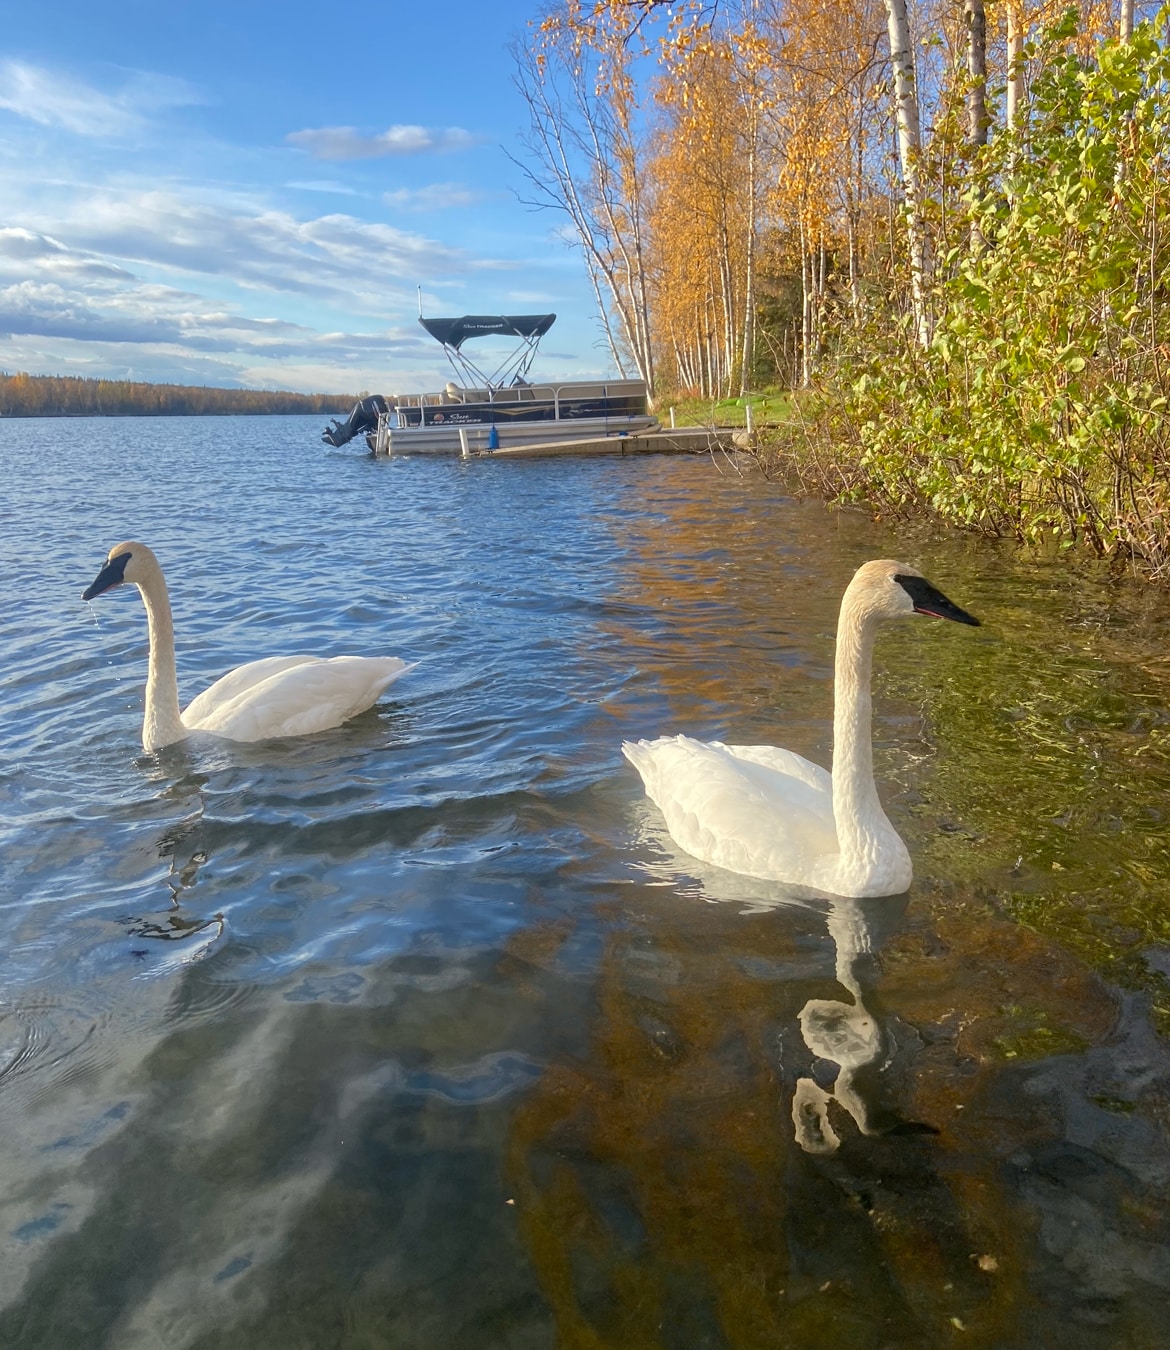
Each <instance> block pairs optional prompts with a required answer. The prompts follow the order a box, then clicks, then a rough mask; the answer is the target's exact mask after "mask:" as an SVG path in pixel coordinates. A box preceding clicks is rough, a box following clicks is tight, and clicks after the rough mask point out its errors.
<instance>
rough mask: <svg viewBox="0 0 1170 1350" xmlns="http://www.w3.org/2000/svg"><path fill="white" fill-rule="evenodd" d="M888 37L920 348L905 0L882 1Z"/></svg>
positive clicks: (919, 235)
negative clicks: (883, 2)
mask: <svg viewBox="0 0 1170 1350" xmlns="http://www.w3.org/2000/svg"><path fill="white" fill-rule="evenodd" d="M885 5H886V21H887V24H888V27H889V34H890V64H891V66H892V67H893V72H894V117H895V122H896V125H897V129H898V161H899V165H900V167H901V171H902V193H903V197H904V199H905V219H906V246H907V253H908V254H909V258H910V307H911V313H912V314H913V318H914V332H915V336H916V337H917V339H918V343H919V346H922V347H925V346H926V345H927V344H928V343H929V341H930V313H929V309H928V301H927V283H928V280H929V277H928V271H927V269H928V267H929V260H930V255H929V252H928V249H927V240H926V234H925V221H924V219H923V211H922V205H923V202H922V181H921V177H920V175H919V161H920V160H921V157H922V135H921V132H920V130H919V120H918V95H917V91H916V88H915V80H914V53H913V49H912V47H911V45H910V23H909V20H908V19H907V17H906V0H885Z"/></svg>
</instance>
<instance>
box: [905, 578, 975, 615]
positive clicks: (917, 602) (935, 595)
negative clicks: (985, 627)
mask: <svg viewBox="0 0 1170 1350" xmlns="http://www.w3.org/2000/svg"><path fill="white" fill-rule="evenodd" d="M894 580H895V581H896V582H897V583H898V585H899V586H901V588H902V589H903V590H904V591H905V592H906V594H907V595H908V596H909V597H910V599H911V600H913V601H914V613H915V614H929V615H930V617H931V618H932V619H954V621H955V622H956V623H969V624H971V625H972V627H974V628H978V627H979V626H980V625H979V620H978V619H977V618H976V617H975V616H974V614H968V613H967V611H966V610H965V609H960V608H959V607H958V605H956V604H955V602H954V601H953V600H948V599H947V598H946V596H945V595H943V593H942V591H940V590H937V589H936V588H935V587H934V586H932V585H931V584H930V582H929V581H927V579H926V578H925V577H904V576H896V577H895V578H894Z"/></svg>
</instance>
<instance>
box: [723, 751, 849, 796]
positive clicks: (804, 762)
mask: <svg viewBox="0 0 1170 1350" xmlns="http://www.w3.org/2000/svg"><path fill="white" fill-rule="evenodd" d="M713 744H716V745H718V744H719V742H718V741H716V742H713ZM723 749H725V750H726V751H727V753H728V754H729V755H734V756H735V757H736V759H742V760H746V761H747V762H748V763H749V764H762V765H763V767H764V768H765V769H774V770H775V771H776V772H777V773H782V774H787V775H788V776H789V777H790V778H799V779H800V781H801V782H802V783H807V784H808V786H809V787H811V788H815V789H816V790H817V791H818V792H823V793H825V794H826V795H827V796H828V797H829V799H830V801H831V800H832V797H833V775H832V774H831V773H830V772H829V771H828V769H822V768H821V766H820V765H819V764H814V763H813V762H812V760H811V759H805V757H804V756H803V755H798V754H797V753H796V751H795V750H781V749H779V748H778V747H777V746H775V745H725V746H724V747H723Z"/></svg>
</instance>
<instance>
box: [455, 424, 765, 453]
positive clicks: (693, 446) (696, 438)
mask: <svg viewBox="0 0 1170 1350" xmlns="http://www.w3.org/2000/svg"><path fill="white" fill-rule="evenodd" d="M736 432H739V433H740V434H741V435H742V428H740V427H677V428H675V429H673V430H666V429H663V428H658V429H657V430H654V431H642V432H638V433H636V434H635V435H632V436H599V437H596V438H594V439H593V440H588V441H541V442H539V443H537V444H536V445H515V446H511V447H501V448H500V449H498V450H473V451H472V452H471V455H470V456H469V457H470V458H471V459H548V458H553V457H556V456H558V455H623V456H625V455H705V454H707V453H708V452H709V451H711V450H734V449H738V448H739V447H738V446H736V444H735V442H734V440H733V436H734V435H735V433H736Z"/></svg>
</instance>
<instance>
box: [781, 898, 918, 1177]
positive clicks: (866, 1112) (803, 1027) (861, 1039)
mask: <svg viewBox="0 0 1170 1350" xmlns="http://www.w3.org/2000/svg"><path fill="white" fill-rule="evenodd" d="M904 908H905V906H904V904H901V903H899V901H898V900H882V901H877V902H875V901H872V900H870V901H863V900H846V899H834V900H832V901H830V906H829V916H828V923H829V934H830V936H831V937H832V938H833V941H834V942H835V943H836V944H837V968H836V974H837V983H838V984H840V985H842V986H843V987H844V988H845V989H846V990H847V991H848V993H849V995H850V998H851V999H852V1002H849V1003H847V1002H844V1001H843V1000H841V999H832V998H810V999H809V1000H808V1002H807V1003H806V1004H805V1005H804V1007H803V1008H802V1009H801V1010H800V1034H801V1035H802V1036H803V1037H804V1043H805V1045H807V1046H808V1048H809V1050H811V1051H812V1053H813V1054H814V1055H815V1056H816V1057H817V1059H818V1060H820V1061H823V1062H826V1063H828V1064H835V1065H836V1066H837V1074H836V1079H835V1080H834V1081H833V1082H832V1084H831V1086H829V1087H822V1086H821V1085H820V1084H819V1083H818V1082H817V1081H816V1080H815V1079H814V1078H811V1077H802V1078H798V1079H797V1080H796V1087H795V1091H794V1093H793V1097H792V1123H793V1126H794V1127H795V1129H796V1142H797V1143H798V1144H799V1145H800V1146H801V1148H803V1149H804V1150H805V1152H806V1153H833V1152H835V1151H836V1150H837V1149H838V1148H839V1147H840V1144H841V1139H840V1136H839V1135H838V1134H837V1131H836V1130H835V1129H834V1128H833V1124H832V1121H831V1120H830V1119H829V1104H830V1102H834V1101H835V1102H836V1103H837V1105H838V1106H840V1107H842V1108H843V1109H844V1110H845V1111H846V1112H847V1113H848V1114H849V1115H850V1116H851V1117H852V1118H853V1121H854V1123H855V1124H856V1125H857V1128H858V1130H860V1132H861V1133H862V1134H885V1133H889V1132H890V1126H889V1124H888V1123H887V1122H884V1121H883V1122H881V1123H879V1121H878V1118H877V1116H876V1113H875V1112H874V1110H873V1108H872V1107H871V1105H870V1104H869V1102H867V1100H866V1097H867V1094H872V1092H873V1089H874V1088H875V1087H876V1084H875V1083H874V1082H873V1081H872V1080H873V1079H875V1078H876V1077H877V1075H879V1074H880V1073H881V1071H882V1069H883V1068H884V1067H885V1066H886V1064H887V1062H888V1053H887V1051H888V1038H887V1036H886V1033H885V1030H884V1028H883V1026H882V1024H881V1022H880V1021H879V1020H878V1019H877V1017H875V1016H874V1014H873V1012H871V1011H870V1009H869V1008H867V1007H866V1006H865V992H864V990H863V983H862V982H863V980H864V981H865V984H866V985H868V986H869V987H870V989H871V990H872V986H873V978H872V975H873V951H874V942H873V938H874V927H875V925H874V924H872V923H871V914H870V912H869V911H874V910H878V911H879V915H878V916H877V917H880V918H883V919H886V920H887V922H888V919H889V918H890V917H891V910H894V911H895V912H896V914H897V916H898V917H899V918H900V916H901V913H902V911H903V909H904ZM859 1080H860V1081H859ZM894 1128H898V1127H897V1125H895V1126H894ZM919 1128H922V1129H925V1128H927V1127H919Z"/></svg>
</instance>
